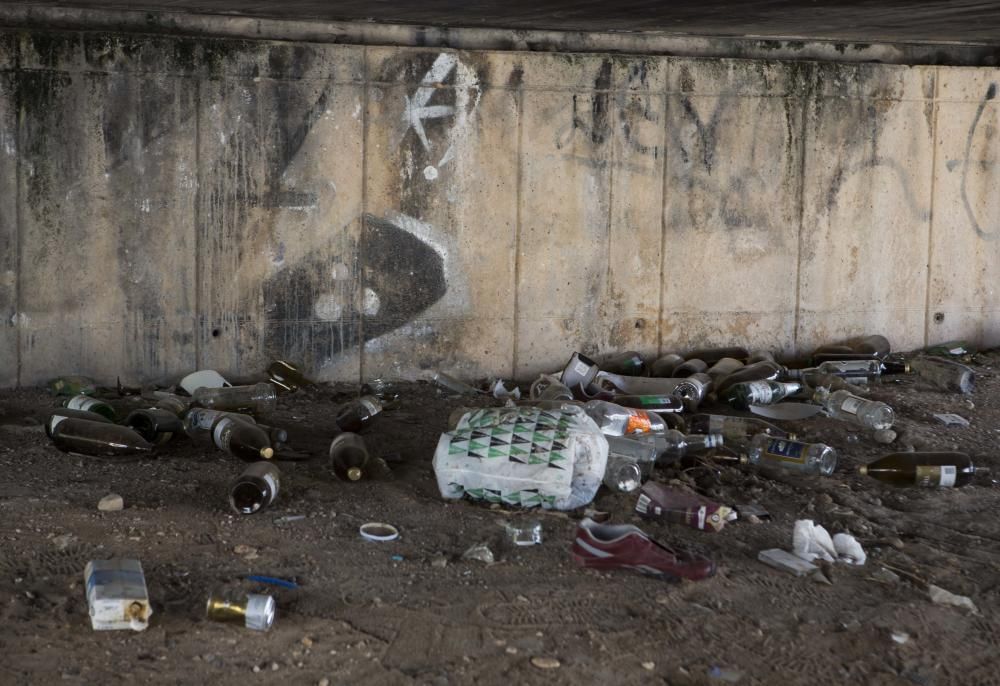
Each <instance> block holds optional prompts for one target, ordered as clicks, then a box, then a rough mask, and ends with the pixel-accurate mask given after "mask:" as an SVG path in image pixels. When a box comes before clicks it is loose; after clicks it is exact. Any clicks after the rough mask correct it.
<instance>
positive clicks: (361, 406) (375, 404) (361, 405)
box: [334, 395, 382, 433]
mask: <svg viewBox="0 0 1000 686" xmlns="http://www.w3.org/2000/svg"><path fill="white" fill-rule="evenodd" d="M381 412H382V403H381V402H379V399H378V398H376V397H375V396H374V395H363V396H361V397H360V398H358V399H357V400H352V401H351V402H349V403H347V404H346V405H344V406H343V407H341V408H340V410H339V411H338V412H337V416H336V418H335V419H334V422H336V424H337V426H339V427H340V430H341V431H351V432H353V433H357V432H359V431H362V430H363V429H365V428H366V427H368V426H371V424H372V422H374V421H375V418H376V417H378V415H379V414H380V413H381Z"/></svg>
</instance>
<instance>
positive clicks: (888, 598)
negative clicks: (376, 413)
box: [0, 354, 1000, 686]
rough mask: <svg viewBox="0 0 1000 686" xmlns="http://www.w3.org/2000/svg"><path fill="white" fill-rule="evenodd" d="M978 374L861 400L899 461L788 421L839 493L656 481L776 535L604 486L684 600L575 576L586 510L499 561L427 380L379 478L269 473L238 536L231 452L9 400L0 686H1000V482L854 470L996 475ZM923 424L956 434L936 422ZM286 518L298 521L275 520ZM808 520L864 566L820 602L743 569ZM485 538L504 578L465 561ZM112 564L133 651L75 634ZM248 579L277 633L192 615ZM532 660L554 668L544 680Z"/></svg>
mask: <svg viewBox="0 0 1000 686" xmlns="http://www.w3.org/2000/svg"><path fill="white" fill-rule="evenodd" d="M977 362H978V364H976V365H975V368H976V371H977V373H978V380H977V381H978V386H977V390H976V392H975V393H974V394H973V395H972V396H971V397H969V398H966V397H961V396H956V395H950V394H944V393H939V392H936V391H933V390H930V389H928V388H926V387H923V386H921V385H920V384H919V383H918V382H917V381H915V380H913V379H909V378H907V379H903V380H901V381H898V382H887V383H884V384H882V385H881V386H879V387H877V388H876V389H875V390H874V392H873V393H872V397H875V398H877V399H881V400H885V401H886V402H889V403H890V404H892V405H893V406H894V407H895V409H896V410H897V413H898V414H899V415H900V417H901V418H900V420H899V422H898V427H901V428H902V431H903V433H902V435H901V437H900V438H899V439H897V442H896V444H895V445H894V446H883V445H879V444H877V443H875V442H874V440H873V439H872V437H871V435H870V434H869V433H867V432H864V431H856V430H854V429H852V428H851V427H849V426H847V425H844V424H842V423H839V422H836V421H834V420H831V419H827V418H819V419H810V420H806V421H802V422H798V423H796V424H795V427H794V428H795V430H796V431H798V433H800V434H801V435H802V436H803V437H806V438H808V439H812V440H817V441H823V442H826V443H829V444H830V445H832V446H834V447H835V448H837V449H838V450H839V451H840V453H841V462H840V466H839V468H838V470H837V473H836V474H835V475H834V476H833V477H829V478H821V477H805V478H803V477H797V476H794V475H772V474H768V475H764V474H760V473H756V474H755V473H753V472H749V471H746V470H742V469H739V468H735V467H722V468H720V469H719V470H717V471H712V470H706V469H702V470H694V471H690V472H681V471H679V470H678V469H673V468H667V469H662V470H659V471H658V473H657V474H656V476H655V478H656V479H658V480H663V481H669V480H671V479H681V480H682V481H685V482H687V483H689V484H692V485H694V486H696V487H697V488H698V489H700V490H701V491H703V492H705V493H708V494H711V495H713V496H715V497H716V498H717V499H719V500H720V501H722V502H726V503H747V502H750V501H755V502H757V503H759V504H760V505H762V506H763V507H765V508H767V509H768V510H769V511H770V513H771V515H772V519H771V520H770V521H763V522H761V523H759V524H753V523H749V522H735V523H732V524H730V525H728V526H727V527H726V528H725V529H724V530H723V531H721V532H719V533H717V534H707V533H703V532H699V531H695V530H691V529H685V528H681V527H678V526H673V525H668V524H659V523H649V522H645V521H641V520H639V519H638V518H637V517H635V516H634V515H633V513H632V508H633V506H634V504H635V497H634V496H617V495H612V494H608V493H604V492H603V491H602V492H601V493H600V494H599V495H598V498H597V500H596V501H595V504H596V506H597V507H599V508H600V509H603V510H607V511H610V512H611V513H612V520H613V521H616V522H634V523H637V524H638V525H639V526H641V527H643V528H644V529H645V530H646V531H648V532H650V533H651V534H652V535H653V536H654V537H655V538H658V539H659V540H662V541H664V542H668V543H672V544H675V545H686V546H689V547H693V548H695V549H698V550H701V551H703V552H706V553H708V554H710V555H711V556H713V557H714V558H715V559H716V560H717V561H718V563H719V567H720V571H719V573H718V574H717V576H716V577H714V578H713V579H710V580H707V581H703V582H697V583H692V582H683V583H679V584H672V583H666V582H662V581H657V580H654V579H651V578H646V577H643V576H639V575H637V574H634V573H630V572H624V571H623V572H615V573H596V572H593V571H587V570H582V569H580V568H578V567H576V566H575V565H574V563H573V562H572V560H571V559H570V556H569V547H570V543H571V540H572V533H573V530H574V527H575V523H576V520H577V519H578V518H579V517H580V516H581V513H568V514H561V513H555V514H544V515H541V516H540V517H541V519H542V521H543V523H544V535H545V541H544V544H543V545H541V546H535V547H531V548H514V547H512V546H510V545H509V544H508V543H506V541H505V534H504V531H503V528H502V524H503V523H504V522H506V521H508V520H509V519H510V518H512V517H517V516H518V514H517V513H509V512H504V511H501V510H499V509H491V508H489V507H487V506H481V505H476V504H472V503H466V502H459V503H455V502H445V501H443V500H442V499H441V498H440V497H439V495H438V493H437V488H436V485H435V482H434V478H433V473H432V471H431V463H430V460H431V456H432V454H433V448H434V446H435V444H436V441H437V437H438V434H439V433H440V431H442V430H443V429H444V428H445V423H446V421H447V417H448V414H449V412H450V411H451V410H452V409H453V408H455V407H457V406H459V405H460V404H462V401H461V400H460V399H457V398H455V397H446V396H442V395H440V394H439V393H438V391H437V390H436V389H435V388H433V387H431V386H429V385H425V384H412V385H402V386H400V389H399V390H400V392H401V394H402V398H403V402H402V406H401V407H400V408H399V409H398V410H395V411H392V412H387V413H385V415H384V416H383V418H382V419H381V421H379V422H378V423H377V424H376V425H375V426H373V427H372V429H371V430H370V431H368V432H367V434H366V436H367V439H368V441H369V443H370V445H371V447H372V448H373V449H374V452H376V453H377V454H384V455H391V454H393V453H395V454H396V456H395V457H396V461H395V462H394V463H393V464H392V466H393V478H392V479H391V480H386V481H373V482H361V483H357V484H347V483H341V482H337V481H335V480H334V479H333V477H332V476H331V475H329V474H328V472H327V468H326V465H325V460H324V459H322V458H317V459H315V460H312V461H308V462H298V463H288V464H283V465H282V470H283V474H284V477H285V478H284V484H283V490H282V492H281V495H280V498H279V501H278V502H277V503H275V505H274V506H273V507H272V508H270V509H268V510H266V511H264V512H261V513H259V514H257V515H253V516H246V517H240V516H237V515H234V514H231V513H230V511H229V510H228V504H227V501H226V497H225V493H226V490H225V486H226V483H227V482H228V481H229V479H230V478H232V477H233V476H234V475H235V474H236V473H237V472H238V471H239V470H240V469H241V463H238V462H237V461H236V460H235V459H234V458H230V457H228V456H227V455H225V454H223V453H218V452H205V451H204V450H203V449H200V448H197V447H195V446H194V445H193V444H191V443H190V442H188V441H187V440H186V439H185V440H179V439H178V440H175V441H173V442H172V443H171V444H169V445H168V446H166V448H165V450H163V451H162V453H161V454H160V455H159V456H158V457H157V458H156V459H149V460H141V461H132V462H124V463H115V462H108V461H104V460H100V459H95V458H86V457H79V456H73V455H66V454H63V453H60V452H58V451H57V450H55V449H54V448H53V447H52V446H51V445H50V444H49V442H48V440H47V438H46V437H45V434H44V432H43V430H42V427H41V422H42V421H43V419H44V417H45V415H46V411H47V408H48V407H50V406H51V405H52V404H53V402H54V399H53V398H51V397H50V396H48V395H46V394H45V393H43V392H42V391H37V390H20V391H8V392H5V393H3V394H0V438H2V441H0V467H2V469H0V513H2V515H3V516H2V518H0V540H2V547H0V621H2V623H3V625H4V628H3V630H2V632H0V647H2V649H3V652H4V653H5V659H3V660H2V661H0V682H2V683H5V684H52V683H85V684H107V683H120V682H136V681H149V682H154V683H183V684H190V683H221V684H228V683H233V684H236V683H239V684H253V683H262V684H263V683H277V682H285V683H293V684H317V683H321V681H322V680H324V679H328V680H329V683H333V684H336V683H350V684H386V683H387V684H403V683H421V684H423V683H433V684H438V683H440V684H447V683H462V684H464V683H477V684H522V683H542V682H545V683H549V684H551V683H566V684H581V683H640V682H641V683H669V684H710V683H743V684H775V683H783V684H790V683H802V684H831V683H837V684H841V683H859V684H909V683H912V684H919V685H926V686H930V685H937V684H995V683H998V681H997V679H998V677H997V675H996V674H997V671H996V670H997V657H996V655H997V650H998V649H1000V620H998V619H996V612H997V610H998V608H1000V583H998V582H1000V571H998V570H1000V567H998V564H1000V545H998V542H1000V524H998V521H997V515H996V513H997V510H998V505H1000V490H998V488H997V486H996V483H995V482H993V481H990V480H989V479H986V480H984V481H981V482H979V485H974V486H970V487H967V488H963V489H954V490H945V491H925V490H916V489H892V488H890V487H886V486H882V485H881V484H879V483H878V482H875V481H873V480H871V479H867V478H863V477H860V476H857V475H856V474H855V473H854V471H855V468H856V467H857V465H859V464H862V463H864V462H867V461H870V460H871V459H873V458H874V457H876V456H878V455H881V454H884V453H886V452H890V451H892V450H895V449H897V448H899V446H900V445H901V444H911V445H914V446H916V447H917V448H918V449H920V448H925V449H931V448H941V449H956V448H957V449H961V450H965V451H968V452H970V453H971V454H972V455H973V456H974V458H975V459H976V462H977V464H981V465H982V466H987V467H992V468H993V469H994V473H998V472H997V470H998V469H1000V460H998V458H997V453H996V450H995V446H996V443H997V439H998V432H1000V422H998V421H997V418H998V414H1000V393H998V391H1000V381H998V379H997V377H996V375H995V371H994V368H995V366H996V364H997V363H998V362H1000V357H998V356H997V355H995V354H987V355H982V356H980V357H979V358H977ZM354 393H356V389H354V388H348V387H346V386H337V387H333V386H322V387H318V388H315V389H313V390H310V391H308V392H300V393H298V394H296V395H294V396H288V397H287V398H286V399H285V400H283V401H282V402H281V404H280V407H279V411H278V412H277V414H276V415H275V416H274V417H273V418H272V422H271V423H273V424H276V425H281V426H286V427H287V428H288V429H289V432H290V434H291V442H292V444H293V445H294V446H295V447H296V448H298V449H300V450H303V451H308V452H314V453H316V454H317V455H325V448H326V445H327V444H328V442H329V439H330V438H331V437H332V435H333V433H334V432H333V430H332V429H331V419H330V418H331V413H332V410H333V408H334V407H335V406H336V405H337V404H338V403H340V402H343V401H345V400H347V399H348V398H349V397H351V395H352V394H354ZM116 403H117V404H119V405H120V406H122V407H125V406H127V405H129V401H127V400H118V401H116ZM934 412H954V413H956V414H959V415H962V416H964V417H966V418H968V419H969V420H970V421H971V426H970V427H969V428H945V427H942V426H940V425H938V424H937V423H936V422H935V420H933V418H932V417H931V414H932V413H934ZM110 492H115V493H119V494H121V495H122V496H123V497H124V499H125V504H126V507H125V509H124V510H123V511H120V512H113V513H102V512H99V511H98V510H97V501H98V500H99V499H100V498H101V497H102V496H104V495H106V494H108V493H110ZM287 515H305V519H301V520H298V521H293V522H282V521H280V520H279V518H281V517H284V516H287ZM799 518H812V519H814V520H816V521H817V522H818V523H821V524H823V525H824V526H826V527H827V528H828V529H829V530H830V531H831V533H836V532H839V531H848V532H850V533H853V534H855V535H856V536H858V537H859V539H861V540H862V541H863V542H864V544H865V545H866V548H867V550H868V552H869V555H870V557H869V562H868V564H867V565H866V566H864V567H862V568H851V567H847V566H843V565H838V566H836V567H834V568H831V569H829V570H828V574H829V575H830V576H831V578H832V582H833V583H832V585H826V584H821V583H817V582H816V581H814V580H811V579H809V578H796V577H793V576H791V575H789V574H786V573H782V572H779V571H776V570H773V569H770V568H768V567H766V566H764V565H763V564H761V563H759V562H758V561H757V560H756V557H757V553H758V552H759V551H760V550H762V549H765V548H772V547H784V548H788V547H790V542H791V530H792V524H793V522H794V521H795V520H796V519H799ZM372 520H375V521H385V522H390V523H392V524H395V525H396V526H397V527H398V528H399V529H400V531H401V533H402V536H401V538H400V539H399V540H398V541H396V542H392V543H369V542H366V541H363V540H362V539H360V538H359V536H358V527H359V525H360V524H362V523H364V522H366V521H372ZM483 541H485V542H488V543H489V544H490V545H491V546H492V548H493V550H494V551H495V553H496V554H497V555H498V556H499V558H500V560H499V562H498V563H496V564H493V565H486V564H484V563H481V562H476V561H468V560H462V559H461V554H462V552H463V551H464V550H466V549H467V548H469V547H470V546H472V545H473V544H476V543H478V542H483ZM112 556H127V557H136V558H139V559H140V560H141V561H142V563H143V566H144V568H145V573H146V579H147V583H148V586H149V592H150V596H151V600H152V603H153V607H154V615H153V617H152V619H151V623H150V627H149V629H148V630H147V631H145V632H143V633H133V632H128V631H126V632H95V631H92V630H91V628H90V624H89V620H88V618H87V604H86V600H85V598H84V593H83V588H82V575H83V568H84V565H85V564H86V562H87V561H88V560H89V559H94V558H108V557H112ZM883 566H890V567H892V568H894V569H896V570H900V571H901V573H902V575H901V577H900V578H899V580H897V581H887V580H885V579H882V578H881V575H880V574H878V572H879V570H881V569H882V568H883ZM248 574H264V575H270V576H276V577H282V578H286V579H294V580H295V581H297V582H298V583H299V584H300V587H299V588H298V589H297V590H286V589H280V588H270V589H269V591H270V592H272V593H273V594H274V595H275V596H276V598H277V602H278V618H277V620H276V623H275V625H274V628H273V629H272V631H271V632H269V633H266V634H261V633H255V632H250V631H247V630H244V629H242V628H240V627H237V626H231V625H226V624H219V623H214V622H209V621H206V620H205V619H204V618H203V616H202V613H203V608H204V603H205V599H206V597H207V594H208V592H209V591H210V590H211V589H213V588H219V587H233V588H243V589H245V590H248V591H259V590H265V587H262V586H260V585H257V584H252V583H248V582H246V581H244V577H245V576H246V575H248ZM927 582H930V583H934V584H937V585H938V586H941V587H943V588H945V589H947V590H949V591H952V592H954V593H959V594H962V595H967V596H970V597H971V598H972V600H973V601H974V602H975V604H976V605H977V607H978V609H979V614H972V613H969V612H967V611H964V610H961V609H957V608H954V607H947V606H941V605H936V604H933V603H932V602H931V601H930V600H929V599H928V596H927V592H926V590H925V588H924V584H925V583H927ZM894 633H895V634H896V635H897V638H899V639H900V640H904V641H905V642H903V643H900V642H897V641H896V640H894V638H893V634H894ZM904 635H905V638H904ZM537 657H545V658H555V659H556V660H558V663H559V666H558V667H553V668H550V669H541V668H539V667H538V666H536V665H534V664H533V663H532V658H537Z"/></svg>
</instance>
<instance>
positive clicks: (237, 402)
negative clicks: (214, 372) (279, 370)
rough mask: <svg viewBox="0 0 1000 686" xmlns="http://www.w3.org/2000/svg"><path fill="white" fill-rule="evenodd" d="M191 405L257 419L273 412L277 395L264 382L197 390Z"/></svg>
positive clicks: (270, 385)
mask: <svg viewBox="0 0 1000 686" xmlns="http://www.w3.org/2000/svg"><path fill="white" fill-rule="evenodd" d="M191 398H192V404H193V405H197V406H199V407H205V408H208V409H211V410H226V411H232V412H241V411H242V412H248V413H250V414H253V415H256V416H258V417H260V416H263V415H267V414H270V413H271V412H274V409H275V407H277V404H278V393H277V390H276V389H275V387H274V384H270V383H268V382H266V381H262V382H261V383H257V384H253V385H252V386H228V387H223V388H204V387H203V388H199V389H197V390H196V391H195V392H194V393H193V394H192V396H191Z"/></svg>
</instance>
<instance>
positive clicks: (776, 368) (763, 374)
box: [715, 360, 785, 396]
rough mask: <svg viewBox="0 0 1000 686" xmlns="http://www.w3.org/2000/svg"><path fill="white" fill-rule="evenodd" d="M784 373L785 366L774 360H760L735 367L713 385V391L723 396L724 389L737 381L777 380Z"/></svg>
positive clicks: (726, 389) (727, 388)
mask: <svg viewBox="0 0 1000 686" xmlns="http://www.w3.org/2000/svg"><path fill="white" fill-rule="evenodd" d="M784 373H785V368H784V367H782V366H781V365H780V364H778V363H777V362H775V361H774V360H760V361H758V362H754V363H752V364H748V365H746V366H745V367H741V368H740V369H737V370H736V371H734V372H733V373H732V374H730V375H729V376H727V377H726V378H725V379H722V380H721V381H720V382H719V383H718V384H716V386H715V393H716V395H718V396H724V395H725V393H726V391H728V390H729V389H730V388H732V387H733V386H735V385H736V384H738V383H749V382H750V381H777V380H778V378H779V377H780V376H781V375H782V374H784Z"/></svg>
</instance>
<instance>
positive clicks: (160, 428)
mask: <svg viewBox="0 0 1000 686" xmlns="http://www.w3.org/2000/svg"><path fill="white" fill-rule="evenodd" d="M122 424H124V425H125V426H127V427H129V428H131V429H133V430H134V431H135V432H136V433H138V434H139V435H140V436H142V437H143V438H145V439H146V440H147V441H149V442H150V443H153V444H156V445H162V444H164V443H166V442H167V441H169V440H170V439H171V437H172V436H173V435H174V434H175V433H181V432H182V431H184V424H183V423H182V422H181V420H180V419H179V418H178V417H177V415H176V414H174V413H173V412H171V411H170V410H165V409H163V408H161V407H150V408H146V409H144V410H132V412H130V413H129V414H128V416H127V417H125V421H124V422H122Z"/></svg>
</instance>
